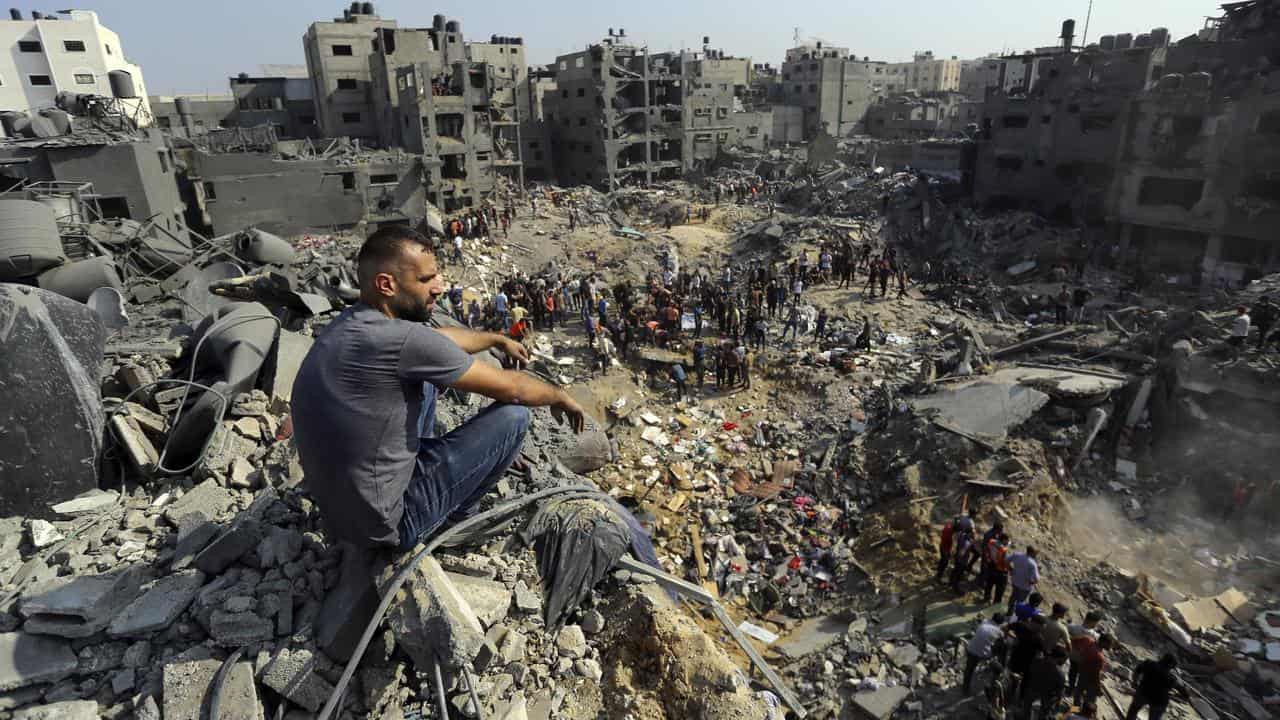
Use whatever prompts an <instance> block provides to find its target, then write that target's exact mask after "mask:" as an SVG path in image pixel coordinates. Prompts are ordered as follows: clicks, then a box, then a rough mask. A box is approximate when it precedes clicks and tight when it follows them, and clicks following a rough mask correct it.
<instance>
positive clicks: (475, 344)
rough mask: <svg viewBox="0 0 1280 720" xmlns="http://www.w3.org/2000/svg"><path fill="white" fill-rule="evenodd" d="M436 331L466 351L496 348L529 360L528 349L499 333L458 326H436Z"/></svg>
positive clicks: (516, 357) (522, 360)
mask: <svg viewBox="0 0 1280 720" xmlns="http://www.w3.org/2000/svg"><path fill="white" fill-rule="evenodd" d="M436 331H437V332H439V333H440V334H441V335H444V336H445V337H447V338H449V339H450V340H452V341H453V342H454V344H455V345H457V346H458V347H460V348H462V349H463V351H465V352H467V353H478V352H484V351H485V350H489V349H491V348H498V349H499V350H502V351H503V352H505V353H506V354H507V355H508V356H510V357H513V358H515V359H516V360H519V361H521V362H529V351H528V350H527V349H526V348H525V346H523V345H521V344H520V343H518V342H516V341H515V340H512V339H511V338H509V337H507V336H505V335H502V334H501V333H492V332H480V331H479V330H472V329H470V328H460V327H441V328H436ZM481 394H483V393H481Z"/></svg>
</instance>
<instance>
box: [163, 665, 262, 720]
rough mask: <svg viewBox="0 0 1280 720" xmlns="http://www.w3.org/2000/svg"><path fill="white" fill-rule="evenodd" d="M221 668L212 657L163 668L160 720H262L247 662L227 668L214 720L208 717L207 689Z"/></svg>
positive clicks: (256, 691) (251, 667) (251, 673)
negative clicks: (162, 701)
mask: <svg viewBox="0 0 1280 720" xmlns="http://www.w3.org/2000/svg"><path fill="white" fill-rule="evenodd" d="M221 666H222V661H221V660H216V659H212V658H210V659H202V660H185V661H177V662H171V663H169V664H167V665H165V666H164V719H165V720H265V717H264V714H263V710H262V703H261V702H259V701H258V690H257V688H256V687H255V686H254V683H253V665H251V664H250V663H249V662H248V661H240V662H237V663H236V664H235V665H233V666H231V669H230V670H229V671H228V672H227V677H226V680H225V682H224V684H223V688H222V703H221V705H220V706H219V709H218V717H216V718H210V717H209V712H208V706H207V705H208V702H209V699H210V698H209V695H210V694H211V693H210V690H211V689H212V685H213V678H214V676H216V675H217V674H218V668H220V667H221Z"/></svg>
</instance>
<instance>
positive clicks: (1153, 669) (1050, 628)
mask: <svg viewBox="0 0 1280 720" xmlns="http://www.w3.org/2000/svg"><path fill="white" fill-rule="evenodd" d="M1038 558H1039V553H1038V551H1037V550H1036V548H1035V547H1033V546H1031V545H1026V546H1025V547H1023V549H1022V550H1021V551H1015V550H1014V547H1013V544H1012V541H1011V538H1010V535H1009V533H1008V532H1006V530H1005V527H1004V523H1003V522H1002V521H999V520H997V521H995V522H993V523H992V524H991V527H989V528H987V529H986V530H985V531H984V532H982V533H981V534H979V528H978V527H977V526H976V524H975V522H974V520H973V518H972V516H970V515H968V514H962V515H960V516H958V517H956V518H954V519H952V520H951V521H949V522H947V523H946V524H945V525H943V527H942V530H941V532H940V534H939V540H938V565H937V572H936V574H935V579H936V580H937V581H938V582H946V583H947V584H948V585H949V586H950V587H951V589H952V590H953V591H954V592H956V593H957V594H962V593H964V592H966V590H967V591H970V592H976V593H978V594H980V595H981V596H982V602H983V604H984V605H985V606H992V605H994V606H997V607H1002V608H1003V611H1001V612H996V613H994V614H993V615H992V616H991V617H990V618H987V619H984V620H983V621H982V622H981V623H980V624H979V625H978V626H977V628H975V630H974V633H973V636H972V637H971V638H970V639H969V640H968V641H967V643H966V644H965V663H964V669H963V672H962V678H963V680H962V684H961V690H962V691H963V693H964V695H965V696H966V697H967V696H968V695H969V694H970V692H971V690H972V685H973V678H974V675H975V674H976V671H977V670H978V668H979V667H982V666H987V667H988V668H989V670H990V674H991V676H992V680H991V683H990V685H989V686H988V688H987V695H988V697H989V699H991V700H993V701H999V702H1000V703H1002V704H1003V705H1004V706H1005V707H1008V708H1011V709H1014V710H1015V712H1014V717H1016V718H1020V719H1021V720H1033V717H1034V718H1035V719H1036V720H1045V719H1046V718H1057V717H1059V714H1058V706H1059V704H1060V703H1061V702H1062V701H1063V700H1067V701H1068V702H1069V704H1070V705H1071V706H1072V708H1073V714H1072V715H1069V716H1068V717H1078V718H1094V717H1096V715H1097V709H1098V701H1099V698H1100V697H1101V696H1102V694H1103V692H1104V689H1103V686H1102V679H1103V673H1104V672H1105V671H1106V670H1107V668H1108V654H1109V653H1110V652H1111V651H1112V650H1113V649H1114V648H1115V647H1116V639H1115V636H1114V635H1113V634H1112V633H1110V632H1108V631H1107V629H1106V628H1104V627H1103V624H1102V623H1103V619H1104V618H1103V614H1102V613H1101V612H1099V611H1096V610H1088V611H1086V612H1085V613H1084V614H1083V616H1082V617H1079V618H1078V620H1077V621H1076V622H1072V621H1071V609H1070V608H1069V607H1067V606H1066V605H1065V604H1063V603H1060V602H1055V603H1053V604H1052V606H1051V607H1050V609H1049V614H1048V615H1046V614H1045V612H1044V609H1043V606H1044V602H1045V599H1044V595H1043V594H1042V593H1041V592H1040V591H1039V585H1040V565H1039V562H1038ZM975 566H976V571H975ZM1006 588H1010V590H1011V591H1010V593H1009V600H1008V603H1007V605H1006V604H1005V601H1004V593H1005V589H1006ZM1177 665H1178V661H1177V657H1176V656H1175V655H1173V654H1166V655H1164V656H1163V657H1162V658H1161V659H1160V660H1158V661H1156V660H1151V661H1146V662H1143V663H1141V664H1139V665H1138V666H1137V668H1136V669H1135V670H1134V673H1133V680H1134V684H1135V692H1134V694H1133V700H1132V702H1131V703H1130V705H1129V708H1128V710H1127V712H1126V713H1125V720H1137V718H1138V715H1139V713H1140V712H1141V710H1142V709H1143V708H1146V710H1147V717H1148V719H1149V720H1160V719H1161V718H1162V717H1163V716H1164V713H1165V710H1166V709H1167V708H1168V705H1169V701H1170V699H1171V696H1172V695H1173V694H1175V693H1181V694H1182V695H1183V696H1184V697H1185V695H1186V691H1185V689H1184V688H1183V686H1182V684H1181V682H1180V681H1179V680H1178V676H1177ZM1037 707H1038V713H1037Z"/></svg>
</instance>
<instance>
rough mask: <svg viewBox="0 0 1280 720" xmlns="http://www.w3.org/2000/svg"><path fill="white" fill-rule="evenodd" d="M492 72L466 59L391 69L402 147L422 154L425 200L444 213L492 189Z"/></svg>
mask: <svg viewBox="0 0 1280 720" xmlns="http://www.w3.org/2000/svg"><path fill="white" fill-rule="evenodd" d="M492 72H493V68H492V67H491V66H489V65H487V64H485V63H473V62H471V61H469V60H461V61H458V62H457V63H454V64H453V65H452V66H451V67H449V68H443V69H442V68H440V67H437V66H435V65H433V64H431V63H419V64H418V65H416V66H408V67H402V68H400V69H399V70H398V71H397V72H396V87H397V88H399V97H398V101H397V105H398V112H399V117H400V124H401V125H402V126H403V138H404V145H403V147H404V149H405V150H408V151H409V152H411V153H415V154H419V155H421V156H422V163H423V170H424V171H425V173H426V174H427V178H428V180H427V183H426V186H427V199H429V200H430V201H431V202H433V203H434V204H435V205H436V206H437V207H439V208H441V209H442V210H444V211H445V212H453V211H456V210H461V209H463V208H467V207H474V206H476V205H479V204H480V203H481V202H483V201H484V200H486V199H488V198H489V197H490V196H491V195H492V193H493V188H494V179H495V177H496V175H497V169H496V167H497V161H496V160H495V157H494V147H493V136H492V133H491V129H490V128H491V124H492V121H493V119H492V116H491V115H490V96H491V94H492V90H493V79H492V77H491V74H492Z"/></svg>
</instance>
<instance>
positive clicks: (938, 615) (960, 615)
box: [924, 600, 1005, 645]
mask: <svg viewBox="0 0 1280 720" xmlns="http://www.w3.org/2000/svg"><path fill="white" fill-rule="evenodd" d="M1004 610H1005V606H1004V605H1003V604H997V605H982V604H981V603H977V604H975V603H966V602H963V601H961V600H951V601H948V602H943V603H933V604H930V605H929V606H928V607H927V608H925V611H924V639H925V641H926V642H928V643H930V644H934V645H937V644H939V643H942V642H944V641H946V640H951V639H953V638H957V637H960V636H961V635H964V634H965V633H968V632H971V631H972V630H973V628H974V627H976V626H977V624H978V621H979V620H981V619H982V618H984V617H991V616H992V615H994V614H996V613H998V612H1004Z"/></svg>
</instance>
